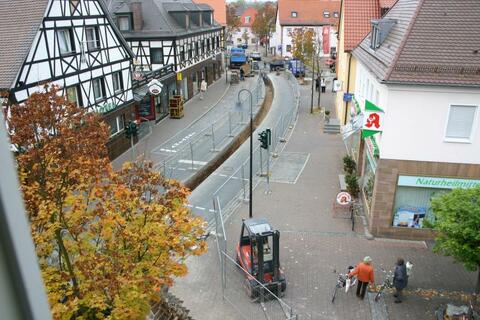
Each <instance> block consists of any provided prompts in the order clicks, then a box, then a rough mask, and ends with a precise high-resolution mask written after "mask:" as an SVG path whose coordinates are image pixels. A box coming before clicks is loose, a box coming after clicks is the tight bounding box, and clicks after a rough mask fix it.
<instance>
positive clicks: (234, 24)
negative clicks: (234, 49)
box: [226, 3, 241, 40]
mask: <svg viewBox="0 0 480 320" xmlns="http://www.w3.org/2000/svg"><path fill="white" fill-rule="evenodd" d="M226 7H227V8H226V10H227V28H226V29H227V30H226V31H227V35H228V38H229V39H230V40H232V34H233V33H234V32H235V31H237V30H238V28H239V27H240V24H241V22H240V17H239V16H238V15H237V7H236V6H235V5H234V4H231V3H227V5H226Z"/></svg>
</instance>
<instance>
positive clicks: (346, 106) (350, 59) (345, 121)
mask: <svg viewBox="0 0 480 320" xmlns="http://www.w3.org/2000/svg"><path fill="white" fill-rule="evenodd" d="M351 66H352V53H349V55H348V74H347V93H350V67H351ZM347 115H348V101H345V115H344V117H343V124H347Z"/></svg>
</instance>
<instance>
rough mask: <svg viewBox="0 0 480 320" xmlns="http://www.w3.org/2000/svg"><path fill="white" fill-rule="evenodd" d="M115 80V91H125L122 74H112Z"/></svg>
mask: <svg viewBox="0 0 480 320" xmlns="http://www.w3.org/2000/svg"><path fill="white" fill-rule="evenodd" d="M112 79H113V91H114V92H119V91H122V90H123V81H122V72H121V71H117V72H114V73H113V74H112Z"/></svg>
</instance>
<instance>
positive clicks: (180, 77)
mask: <svg viewBox="0 0 480 320" xmlns="http://www.w3.org/2000/svg"><path fill="white" fill-rule="evenodd" d="M182 79H183V76H182V73H181V72H179V73H177V81H182Z"/></svg>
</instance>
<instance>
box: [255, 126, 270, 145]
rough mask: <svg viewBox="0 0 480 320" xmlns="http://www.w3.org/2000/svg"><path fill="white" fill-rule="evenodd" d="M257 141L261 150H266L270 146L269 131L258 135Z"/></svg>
mask: <svg viewBox="0 0 480 320" xmlns="http://www.w3.org/2000/svg"><path fill="white" fill-rule="evenodd" d="M258 136H259V137H258V140H259V141H260V143H261V145H260V146H261V147H262V148H263V149H268V146H269V145H271V144H272V133H271V131H270V129H267V130H265V131H262V132H260V133H259V134H258Z"/></svg>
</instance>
